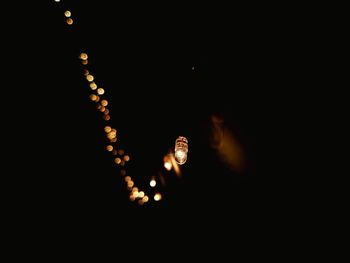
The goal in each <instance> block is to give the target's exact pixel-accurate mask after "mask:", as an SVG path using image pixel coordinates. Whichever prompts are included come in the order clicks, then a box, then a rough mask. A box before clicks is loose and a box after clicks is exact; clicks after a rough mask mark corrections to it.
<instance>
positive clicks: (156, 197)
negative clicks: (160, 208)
mask: <svg viewBox="0 0 350 263" xmlns="http://www.w3.org/2000/svg"><path fill="white" fill-rule="evenodd" d="M161 199H162V195H161V194H160V193H156V194H155V195H154V201H160V200H161Z"/></svg>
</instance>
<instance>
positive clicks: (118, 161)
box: [114, 157, 122, 164]
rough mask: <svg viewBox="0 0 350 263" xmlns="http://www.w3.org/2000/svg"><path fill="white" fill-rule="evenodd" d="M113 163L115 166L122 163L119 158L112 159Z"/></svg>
mask: <svg viewBox="0 0 350 263" xmlns="http://www.w3.org/2000/svg"><path fill="white" fill-rule="evenodd" d="M114 162H115V163H116V164H120V163H121V162H122V159H120V158H119V157H117V158H115V159H114Z"/></svg>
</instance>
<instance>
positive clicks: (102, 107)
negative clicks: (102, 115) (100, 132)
mask: <svg viewBox="0 0 350 263" xmlns="http://www.w3.org/2000/svg"><path fill="white" fill-rule="evenodd" d="M99 106H100V107H99V108H98V109H99V110H100V112H104V111H105V110H106V107H104V106H102V105H99Z"/></svg>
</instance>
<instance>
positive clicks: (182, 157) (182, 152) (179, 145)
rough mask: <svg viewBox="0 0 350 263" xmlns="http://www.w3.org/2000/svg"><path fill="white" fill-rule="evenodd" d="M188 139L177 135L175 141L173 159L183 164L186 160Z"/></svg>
mask: <svg viewBox="0 0 350 263" xmlns="http://www.w3.org/2000/svg"><path fill="white" fill-rule="evenodd" d="M187 152H188V141H187V139H186V138H185V137H183V136H179V137H178V138H177V139H176V141H175V161H176V162H177V163H178V164H180V165H181V164H184V163H185V162H186V161H187Z"/></svg>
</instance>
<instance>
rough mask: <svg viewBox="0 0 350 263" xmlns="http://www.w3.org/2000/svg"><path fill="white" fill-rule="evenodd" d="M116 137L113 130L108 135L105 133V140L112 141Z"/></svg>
mask: <svg viewBox="0 0 350 263" xmlns="http://www.w3.org/2000/svg"><path fill="white" fill-rule="evenodd" d="M116 136H117V132H116V131H114V130H113V129H112V130H111V131H110V132H109V133H107V138H108V139H110V140H112V139H114V138H115V137H116Z"/></svg>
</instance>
